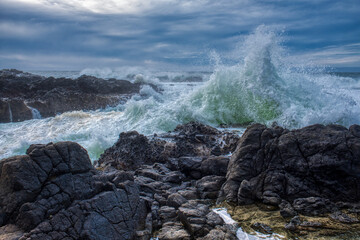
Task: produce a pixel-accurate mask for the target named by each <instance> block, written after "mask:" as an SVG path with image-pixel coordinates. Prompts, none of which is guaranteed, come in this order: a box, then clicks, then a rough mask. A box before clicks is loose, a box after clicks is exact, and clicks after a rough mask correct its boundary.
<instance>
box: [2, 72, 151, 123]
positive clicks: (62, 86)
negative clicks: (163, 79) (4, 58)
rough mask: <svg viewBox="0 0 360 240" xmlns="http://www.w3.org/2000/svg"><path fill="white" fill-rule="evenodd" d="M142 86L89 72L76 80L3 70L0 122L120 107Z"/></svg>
mask: <svg viewBox="0 0 360 240" xmlns="http://www.w3.org/2000/svg"><path fill="white" fill-rule="evenodd" d="M140 87H141V83H131V82H129V81H126V80H117V79H109V80H104V79H101V78H96V77H91V76H86V75H83V76H81V77H79V78H76V79H69V78H54V77H48V78H46V77H43V76H38V75H34V74H31V73H25V72H22V71H18V70H14V69H12V70H5V69H4V70H1V71H0V123H6V122H19V121H24V120H29V119H33V118H39V117H53V116H55V115H56V114H59V113H64V112H67V111H77V110H96V109H100V108H106V107H108V106H116V105H118V104H120V103H124V102H125V101H126V100H127V99H129V98H130V97H131V96H132V95H133V94H136V93H139V91H140ZM152 87H153V88H155V89H156V87H155V86H152Z"/></svg>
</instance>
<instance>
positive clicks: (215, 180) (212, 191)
mask: <svg viewBox="0 0 360 240" xmlns="http://www.w3.org/2000/svg"><path fill="white" fill-rule="evenodd" d="M224 182H225V177H222V176H206V177H203V178H202V179H200V180H198V181H196V189H197V192H198V195H199V196H200V198H202V199H206V198H209V199H216V198H217V197H218V193H219V191H220V188H221V186H222V185H223V183H224Z"/></svg>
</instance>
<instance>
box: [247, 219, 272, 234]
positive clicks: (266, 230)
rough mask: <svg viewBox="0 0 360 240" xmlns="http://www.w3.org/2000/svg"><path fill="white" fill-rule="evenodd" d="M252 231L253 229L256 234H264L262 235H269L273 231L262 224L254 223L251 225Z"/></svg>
mask: <svg viewBox="0 0 360 240" xmlns="http://www.w3.org/2000/svg"><path fill="white" fill-rule="evenodd" d="M251 227H252V229H254V230H255V231H257V232H260V233H264V234H271V233H273V230H272V228H271V227H269V226H268V225H266V224H264V223H259V222H256V223H254V224H252V225H251Z"/></svg>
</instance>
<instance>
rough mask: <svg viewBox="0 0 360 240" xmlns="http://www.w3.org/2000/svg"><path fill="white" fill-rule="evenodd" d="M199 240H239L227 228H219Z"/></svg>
mask: <svg viewBox="0 0 360 240" xmlns="http://www.w3.org/2000/svg"><path fill="white" fill-rule="evenodd" d="M198 239H199V240H237V239H238V238H237V237H236V235H235V234H234V232H232V231H231V230H229V229H228V228H226V227H220V226H217V227H216V228H215V229H213V230H211V231H210V232H209V233H208V234H207V235H206V236H205V237H202V238H198Z"/></svg>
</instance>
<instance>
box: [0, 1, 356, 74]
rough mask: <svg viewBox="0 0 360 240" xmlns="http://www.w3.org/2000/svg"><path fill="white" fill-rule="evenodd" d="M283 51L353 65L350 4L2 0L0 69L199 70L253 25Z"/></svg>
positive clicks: (353, 6) (227, 51) (227, 50)
mask: <svg viewBox="0 0 360 240" xmlns="http://www.w3.org/2000/svg"><path fill="white" fill-rule="evenodd" d="M261 24H265V25H267V26H271V27H274V28H276V29H278V30H279V31H282V30H284V31H285V33H284V34H283V35H284V38H285V41H284V43H283V44H284V46H285V47H286V48H287V49H288V50H289V52H290V55H293V56H296V57H307V58H309V59H311V61H313V62H315V63H318V64H325V65H329V66H334V67H359V66H360V37H359V36H360V5H359V4H358V1H356V0H354V1H330V0H320V1H307V0H295V1H280V0H278V1H265V0H264V1H250V0H249V1H248V0H240V1H239V0H237V1H232V0H220V1H208V0H198V1H190V0H187V1H180V0H149V1H140V0H121V1H120V0H119V1H115V0H108V1H100V0H83V1H75V0H12V1H9V0H2V1H1V2H0V32H1V34H0V66H1V68H18V69H23V70H46V69H48V70H81V69H84V68H89V67H90V68H91V67H120V66H145V67H154V68H159V67H164V68H166V67H170V68H171V67H184V68H187V67H194V66H195V67H199V68H200V67H203V66H207V65H208V64H209V53H210V52H212V51H216V52H217V53H219V54H220V55H222V56H224V58H227V57H228V58H229V56H233V55H232V54H231V53H232V51H233V49H235V48H236V46H237V45H238V44H239V42H241V40H242V39H243V38H244V36H246V35H247V34H249V33H250V32H251V31H253V30H254V29H255V28H256V27H257V26H258V25H261Z"/></svg>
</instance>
